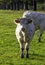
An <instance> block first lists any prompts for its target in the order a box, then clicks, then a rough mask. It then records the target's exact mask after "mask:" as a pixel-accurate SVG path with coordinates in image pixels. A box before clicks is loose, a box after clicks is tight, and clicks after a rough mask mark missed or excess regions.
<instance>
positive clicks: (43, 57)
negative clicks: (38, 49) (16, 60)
mask: <svg viewBox="0 0 45 65" xmlns="http://www.w3.org/2000/svg"><path fill="white" fill-rule="evenodd" d="M29 59H31V60H40V61H44V60H45V55H40V54H29Z"/></svg>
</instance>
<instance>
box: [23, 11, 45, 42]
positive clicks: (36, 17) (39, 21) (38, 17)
mask: <svg viewBox="0 0 45 65" xmlns="http://www.w3.org/2000/svg"><path fill="white" fill-rule="evenodd" d="M23 18H27V19H32V21H33V24H34V26H35V30H37V29H39V30H40V32H39V38H38V41H39V42H40V41H41V36H42V33H43V31H44V30H45V14H42V13H37V12H30V11H26V12H24V13H23Z"/></svg>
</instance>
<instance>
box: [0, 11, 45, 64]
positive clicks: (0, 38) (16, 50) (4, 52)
mask: <svg viewBox="0 0 45 65" xmlns="http://www.w3.org/2000/svg"><path fill="white" fill-rule="evenodd" d="M23 12H24V11H10V10H8V11H7V10H0V65H45V32H44V33H43V35H42V42H38V40H37V39H38V33H39V31H36V33H35V36H34V38H33V40H32V42H31V44H30V49H29V58H28V59H27V58H23V59H21V58H20V47H19V43H18V41H17V39H16V36H15V28H16V25H15V24H14V22H13V20H14V19H16V18H19V17H21V16H22V14H23ZM42 13H45V12H42Z"/></svg>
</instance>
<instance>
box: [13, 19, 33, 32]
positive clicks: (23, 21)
mask: <svg viewBox="0 0 45 65" xmlns="http://www.w3.org/2000/svg"><path fill="white" fill-rule="evenodd" d="M31 22H32V20H31V19H27V18H20V19H16V20H14V23H15V24H16V25H17V26H20V28H21V30H22V31H23V32H25V30H26V28H27V26H28V24H30V23H31Z"/></svg>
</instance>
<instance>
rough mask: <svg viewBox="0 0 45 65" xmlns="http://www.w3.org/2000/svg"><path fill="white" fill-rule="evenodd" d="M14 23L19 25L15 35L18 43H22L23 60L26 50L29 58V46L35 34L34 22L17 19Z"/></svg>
mask: <svg viewBox="0 0 45 65" xmlns="http://www.w3.org/2000/svg"><path fill="white" fill-rule="evenodd" d="M14 22H15V24H16V25H17V27H16V31H15V34H16V37H17V39H18V42H19V43H20V48H21V58H23V57H24V49H26V51H27V52H26V57H27V58H28V57H29V55H28V49H29V44H30V42H31V40H32V38H33V35H34V33H35V27H34V25H33V22H32V20H30V21H29V20H28V19H26V18H21V19H17V20H15V21H14Z"/></svg>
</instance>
